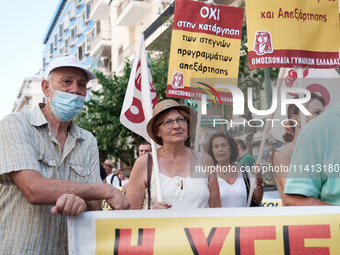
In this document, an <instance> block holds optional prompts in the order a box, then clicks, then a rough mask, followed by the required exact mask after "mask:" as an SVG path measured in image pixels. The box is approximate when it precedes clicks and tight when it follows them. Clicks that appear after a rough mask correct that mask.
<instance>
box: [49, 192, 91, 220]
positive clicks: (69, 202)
mask: <svg viewBox="0 0 340 255" xmlns="http://www.w3.org/2000/svg"><path fill="white" fill-rule="evenodd" d="M86 207H87V206H86V202H85V201H84V200H83V199H82V198H80V197H78V196H76V195H74V194H63V195H61V196H60V197H59V198H58V200H57V202H56V205H55V206H54V207H52V208H51V214H53V215H57V214H61V215H63V216H79V215H80V214H82V213H83V212H84V211H85V210H86Z"/></svg>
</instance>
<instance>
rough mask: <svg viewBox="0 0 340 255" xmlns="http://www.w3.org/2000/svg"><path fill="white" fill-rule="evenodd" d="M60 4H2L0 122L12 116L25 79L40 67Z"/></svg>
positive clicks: (35, 0) (42, 0)
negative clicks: (51, 25)
mask: <svg viewBox="0 0 340 255" xmlns="http://www.w3.org/2000/svg"><path fill="white" fill-rule="evenodd" d="M59 1H60V0H30V1H2V4H1V8H0V29H1V40H0V57H1V61H0V77H1V82H0V119H2V118H3V117H4V116H5V115H7V114H9V113H11V112H12V109H13V105H14V103H15V99H16V97H17V94H18V92H19V89H20V87H21V84H22V82H23V80H24V78H25V77H32V76H34V74H35V73H37V72H38V71H39V70H40V68H41V67H42V52H43V49H44V47H45V45H43V38H44V35H45V33H46V31H47V28H48V25H49V24H50V22H51V19H52V17H53V15H54V13H55V10H56V8H57V6H58V4H59Z"/></svg>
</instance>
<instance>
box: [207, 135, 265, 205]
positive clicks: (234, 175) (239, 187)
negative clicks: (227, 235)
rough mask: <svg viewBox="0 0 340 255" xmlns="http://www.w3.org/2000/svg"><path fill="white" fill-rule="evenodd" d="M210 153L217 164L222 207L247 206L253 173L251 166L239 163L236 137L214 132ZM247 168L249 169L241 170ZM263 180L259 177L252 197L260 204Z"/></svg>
mask: <svg viewBox="0 0 340 255" xmlns="http://www.w3.org/2000/svg"><path fill="white" fill-rule="evenodd" d="M207 149H208V153H209V155H210V156H211V157H212V159H213V161H214V163H215V164H216V172H217V175H218V178H217V179H218V184H219V189H220V197H221V204H222V207H246V206H247V199H248V192H249V190H250V184H251V182H252V179H253V174H252V173H251V171H249V168H248V169H247V168H245V166H240V165H238V164H237V157H238V149H237V143H236V141H235V139H234V138H233V137H232V136H230V135H228V134H224V133H216V134H213V135H212V136H211V137H210V139H209V142H208V148H207ZM241 167H242V170H243V169H244V170H247V171H241ZM262 184H263V180H262V178H258V179H257V183H256V188H255V191H254V193H253V197H252V199H254V200H255V203H257V204H260V203H261V201H262V197H263V186H262Z"/></svg>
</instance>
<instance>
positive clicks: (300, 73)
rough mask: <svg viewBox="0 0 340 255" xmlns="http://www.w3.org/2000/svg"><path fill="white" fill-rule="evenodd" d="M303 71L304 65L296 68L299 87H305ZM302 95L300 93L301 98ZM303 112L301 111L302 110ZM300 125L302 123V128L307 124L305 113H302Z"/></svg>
mask: <svg viewBox="0 0 340 255" xmlns="http://www.w3.org/2000/svg"><path fill="white" fill-rule="evenodd" d="M303 71H304V68H302V67H298V68H296V73H297V77H298V88H303V87H304V86H303ZM301 97H302V95H301V94H300V95H299V98H301ZM300 113H301V111H300ZM300 125H301V130H302V129H303V128H304V127H305V126H306V115H304V114H300Z"/></svg>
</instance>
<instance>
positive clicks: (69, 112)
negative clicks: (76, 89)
mask: <svg viewBox="0 0 340 255" xmlns="http://www.w3.org/2000/svg"><path fill="white" fill-rule="evenodd" d="M50 87H51V86H50ZM51 89H52V90H53V88H52V87H51ZM53 92H54V97H53V100H52V103H51V108H52V111H53V113H54V115H55V116H56V117H57V118H58V119H59V120H61V121H62V122H67V121H70V120H72V119H73V118H74V117H76V116H77V115H78V114H79V113H80V112H81V110H82V109H83V107H84V102H85V97H84V96H80V95H76V94H73V93H68V92H64V91H59V90H53Z"/></svg>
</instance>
